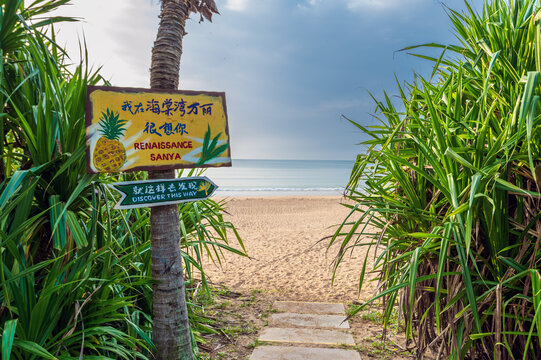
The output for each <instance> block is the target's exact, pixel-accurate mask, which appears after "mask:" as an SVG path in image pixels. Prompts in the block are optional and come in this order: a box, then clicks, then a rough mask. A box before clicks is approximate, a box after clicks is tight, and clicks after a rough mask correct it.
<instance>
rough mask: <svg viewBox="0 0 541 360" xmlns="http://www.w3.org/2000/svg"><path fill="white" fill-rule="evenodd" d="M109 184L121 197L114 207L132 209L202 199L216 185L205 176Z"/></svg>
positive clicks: (212, 191)
mask: <svg viewBox="0 0 541 360" xmlns="http://www.w3.org/2000/svg"><path fill="white" fill-rule="evenodd" d="M109 186H110V187H111V188H112V189H114V190H116V191H118V192H119V193H120V194H121V195H122V197H121V198H120V200H119V202H118V203H117V204H116V205H115V209H133V208H140V207H151V206H161V205H171V204H178V203H181V202H187V201H195V200H203V199H206V198H208V197H209V196H211V195H212V194H213V193H214V191H215V190H216V189H217V188H218V186H217V185H216V184H215V183H213V182H212V181H210V180H209V179H208V178H207V177H206V176H197V177H187V178H181V179H171V180H145V181H126V182H119V183H114V184H109Z"/></svg>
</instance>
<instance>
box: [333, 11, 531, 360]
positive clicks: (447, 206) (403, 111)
mask: <svg viewBox="0 0 541 360" xmlns="http://www.w3.org/2000/svg"><path fill="white" fill-rule="evenodd" d="M466 7H467V9H468V11H467V13H466V14H462V13H458V12H455V11H453V10H448V13H449V17H450V19H451V22H452V24H453V30H454V32H455V33H456V35H457V39H458V41H459V42H460V45H458V46H451V45H449V46H444V45H439V44H425V45H421V46H414V47H409V48H406V49H404V50H412V49H417V48H423V47H424V48H432V49H433V48H436V49H441V50H442V54H441V56H440V57H438V58H435V57H430V56H426V55H421V54H415V56H419V57H421V58H424V59H427V60H430V61H433V62H434V63H435V67H434V71H433V73H432V78H431V79H428V80H427V79H424V78H423V77H418V81H417V82H416V83H413V84H407V85H406V86H405V87H401V86H400V85H398V88H399V91H400V105H396V104H394V103H393V102H392V101H391V99H390V98H389V97H388V96H387V95H386V96H385V100H384V101H376V103H377V110H376V111H377V112H378V115H377V117H376V118H377V119H378V120H379V121H380V125H378V126H372V127H369V128H366V127H364V126H362V125H360V124H358V123H356V122H353V121H352V124H354V125H355V126H357V127H358V128H359V129H361V130H362V131H363V132H364V133H365V134H366V135H368V136H369V137H370V140H368V141H365V142H364V144H365V145H366V146H367V147H368V151H367V152H366V153H365V154H361V155H359V156H358V158H357V161H356V164H355V166H354V168H353V170H352V174H351V178H350V182H349V186H348V197H349V198H351V199H352V200H354V202H355V205H352V206H351V213H350V216H348V218H347V219H345V220H344V222H343V223H342V224H341V225H340V227H339V228H338V230H337V232H336V233H335V236H334V237H333V239H332V240H331V245H332V244H334V243H338V244H339V246H340V251H339V253H338V257H337V262H336V263H337V266H339V264H340V261H341V259H342V257H343V256H344V255H345V253H346V252H347V250H348V249H352V248H354V247H356V246H367V247H369V248H374V247H375V248H376V249H377V261H376V270H377V271H379V274H380V279H379V280H380V282H381V288H380V289H381V291H380V293H379V294H378V295H376V296H375V297H374V299H373V300H372V301H374V300H376V299H381V298H383V299H384V300H385V302H384V303H385V305H386V312H385V314H384V323H385V324H387V323H388V322H389V317H390V316H391V314H392V311H393V308H394V307H395V306H396V305H397V304H398V305H399V308H400V310H401V311H402V314H403V317H404V320H405V324H406V327H405V331H406V334H407V336H408V337H409V338H413V339H415V341H416V344H417V345H418V351H419V354H422V353H423V352H424V351H426V349H427V348H431V349H432V350H433V351H434V352H435V353H439V354H445V355H446V356H448V357H449V358H452V359H464V358H472V359H492V358H498V359H515V358H523V359H535V358H536V356H537V354H539V353H540V352H541V342H540V339H541V338H540V334H541V327H540V324H541V323H540V320H539V319H540V316H541V306H540V305H539V304H540V303H541V302H540V300H539V291H540V287H539V284H540V282H539V279H540V274H539V261H540V260H541V253H540V239H541V233H540V231H541V193H540V186H541V147H540V144H541V112H540V105H539V101H538V100H539V94H540V90H541V87H540V84H539V71H541V39H540V36H541V35H540V24H539V9H538V8H536V3H535V1H533V0H525V1H514V0H510V1H504V0H491V1H487V2H486V3H485V5H484V7H483V10H482V11H481V12H480V13H476V12H475V11H474V10H473V9H472V8H471V7H470V5H469V4H468V3H466ZM367 239H368V240H367ZM367 270H368V269H366V262H365V266H364V268H363V270H362V273H361V277H360V284H359V286H360V288H361V287H362V283H363V281H364V278H365V273H366V271H367ZM363 307H364V305H363V306H360V307H358V308H357V309H356V312H358V311H360V310H361V309H362V308H363Z"/></svg>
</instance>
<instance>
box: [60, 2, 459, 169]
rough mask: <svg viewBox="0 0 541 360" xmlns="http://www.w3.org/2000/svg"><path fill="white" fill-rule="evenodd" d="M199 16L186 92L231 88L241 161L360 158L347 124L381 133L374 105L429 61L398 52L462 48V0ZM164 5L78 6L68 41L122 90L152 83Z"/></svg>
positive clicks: (192, 26)
mask: <svg viewBox="0 0 541 360" xmlns="http://www.w3.org/2000/svg"><path fill="white" fill-rule="evenodd" d="M215 1H216V3H217V6H218V9H219V11H220V15H215V16H214V17H213V21H212V23H209V22H206V21H205V22H203V23H199V15H194V14H192V16H191V18H190V19H189V20H188V22H187V26H186V30H187V32H188V34H187V35H186V36H185V37H184V39H183V55H182V60H181V70H180V86H179V88H180V89H182V90H205V91H225V93H226V101H227V110H228V121H229V131H230V142H231V153H232V158H233V159H235V158H238V159H301V160H316V159H320V160H353V159H355V156H356V154H358V153H359V152H362V151H363V147H362V146H359V145H358V143H360V142H361V141H363V140H366V138H364V137H363V136H362V134H361V133H360V131H358V130H357V129H356V128H355V127H354V126H353V125H352V124H350V123H349V122H348V121H347V120H346V119H345V118H344V117H347V118H349V119H352V120H354V121H356V122H358V123H360V124H363V125H365V126H366V125H375V124H377V120H376V119H375V118H374V117H373V115H374V110H375V103H374V101H373V100H372V98H371V96H370V94H373V95H374V96H375V97H376V98H377V99H379V100H381V99H382V98H383V92H384V91H386V92H387V93H388V94H389V95H391V96H393V95H396V94H398V90H397V85H396V80H395V76H396V78H398V80H399V82H400V83H402V84H404V82H411V81H413V79H414V74H415V73H417V74H421V75H425V76H426V75H428V74H430V71H431V64H430V63H429V62H427V61H424V60H421V59H418V58H415V57H413V56H410V55H408V54H407V52H405V51H398V50H400V49H403V48H405V47H407V46H411V45H417V44H424V43H430V42H437V43H442V44H450V43H457V41H456V39H455V36H454V34H453V33H452V31H451V29H450V21H449V20H448V18H447V14H446V12H445V6H448V7H449V8H452V9H456V10H461V9H462V8H463V1H462V0H444V1H443V3H442V2H440V1H436V0H215ZM159 10H160V6H159V1H158V0H73V1H72V5H69V6H64V7H63V9H61V10H60V13H61V14H62V15H68V16H73V17H78V18H80V19H81V21H80V22H78V23H70V24H67V25H63V26H62V27H61V28H60V29H59V34H58V42H59V43H60V44H61V45H63V46H65V47H66V48H67V49H68V53H69V54H73V55H72V58H73V59H74V60H77V59H78V58H77V54H79V41H82V39H84V41H86V45H87V48H88V54H89V62H90V64H91V65H93V66H94V67H95V68H97V67H99V66H102V69H101V74H102V75H103V76H104V77H105V78H107V79H108V80H109V81H110V82H111V84H112V85H113V86H121V87H143V88H148V87H149V78H150V75H149V68H150V57H151V49H152V45H153V42H154V39H155V36H156V32H157V29H158V24H159V19H158V14H159Z"/></svg>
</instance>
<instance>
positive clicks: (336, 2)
mask: <svg viewBox="0 0 541 360" xmlns="http://www.w3.org/2000/svg"><path fill="white" fill-rule="evenodd" d="M423 2H427V0H303V2H302V3H300V4H299V5H298V7H299V8H301V9H304V10H309V9H314V10H316V9H319V10H323V9H336V8H337V7H338V8H344V9H346V10H348V11H350V12H353V13H363V12H376V11H377V12H379V11H384V10H393V11H396V10H404V9H411V8H412V7H414V6H418V5H420V4H421V3H423ZM432 2H434V0H432Z"/></svg>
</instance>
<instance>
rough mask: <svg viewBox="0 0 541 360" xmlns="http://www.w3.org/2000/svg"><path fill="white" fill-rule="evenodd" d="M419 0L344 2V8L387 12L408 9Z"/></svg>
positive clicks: (353, 0)
mask: <svg viewBox="0 0 541 360" xmlns="http://www.w3.org/2000/svg"><path fill="white" fill-rule="evenodd" d="M420 1H421V0H346V1H345V3H346V6H347V8H348V9H349V10H351V11H362V10H389V9H397V8H404V7H410V6H414V5H416V4H418V3H419V2H420Z"/></svg>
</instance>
